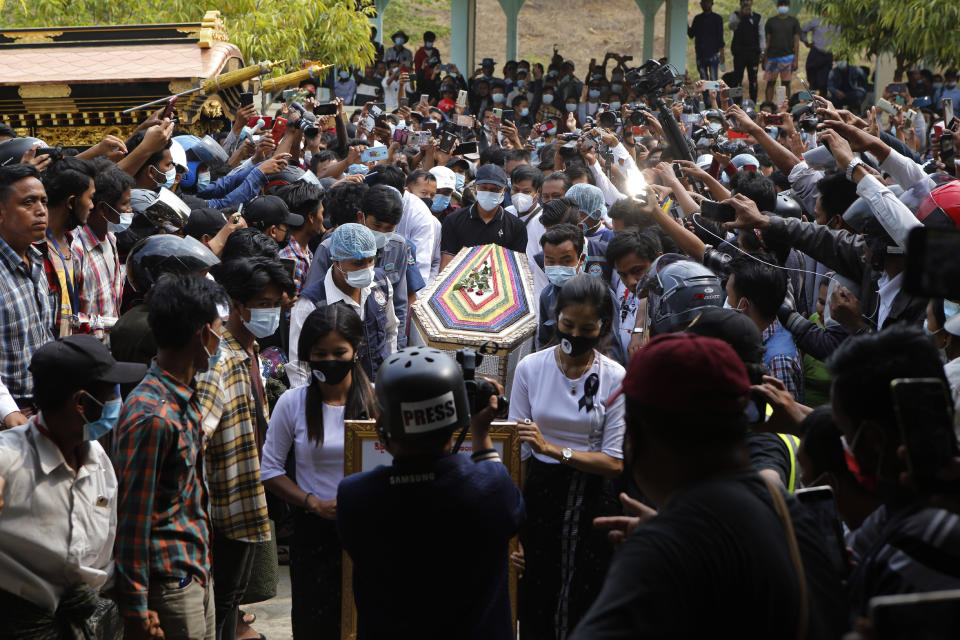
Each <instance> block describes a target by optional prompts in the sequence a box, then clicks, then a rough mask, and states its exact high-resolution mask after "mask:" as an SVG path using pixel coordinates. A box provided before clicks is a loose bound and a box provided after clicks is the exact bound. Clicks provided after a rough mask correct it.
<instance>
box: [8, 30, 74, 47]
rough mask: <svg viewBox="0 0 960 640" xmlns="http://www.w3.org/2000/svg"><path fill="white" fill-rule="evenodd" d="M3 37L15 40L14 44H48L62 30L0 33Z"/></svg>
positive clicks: (61, 32)
mask: <svg viewBox="0 0 960 640" xmlns="http://www.w3.org/2000/svg"><path fill="white" fill-rule="evenodd" d="M0 35H2V36H3V37H4V38H11V39H13V40H15V41H16V42H15V44H49V43H51V42H53V41H54V40H53V39H54V38H59V37H60V36H62V35H63V31H30V32H27V33H22V32H13V33H0Z"/></svg>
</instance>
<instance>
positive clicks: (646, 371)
mask: <svg viewBox="0 0 960 640" xmlns="http://www.w3.org/2000/svg"><path fill="white" fill-rule="evenodd" d="M749 391H750V380H749V379H748V378H747V370H746V368H745V367H744V366H743V361H742V360H741V359H740V356H738V355H737V353H736V352H735V351H734V350H733V348H732V347H731V346H730V345H728V344H727V343H726V342H724V341H722V340H718V339H716V338H707V337H705V336H698V335H694V334H689V333H668V334H663V335H659V336H657V337H655V338H654V339H653V340H651V341H650V342H649V343H648V344H647V345H646V346H645V347H643V348H642V349H640V350H639V351H638V352H637V353H635V354H634V356H633V358H631V359H630V365H629V367H628V368H627V375H626V376H625V377H624V379H623V384H622V386H621V387H620V389H619V390H618V391H617V392H616V393H615V394H614V395H613V397H611V398H610V400H608V401H607V402H608V403H610V402H613V400H615V399H616V398H617V396H619V395H620V394H621V393H625V394H627V396H629V397H630V399H631V400H634V401H636V402H638V403H640V404H642V405H644V406H648V407H653V408H656V409H662V410H664V411H672V412H677V413H682V412H684V411H687V410H697V411H704V410H713V411H717V412H719V413H739V412H740V411H743V409H744V407H745V406H746V403H745V397H746V395H747V394H748V393H749Z"/></svg>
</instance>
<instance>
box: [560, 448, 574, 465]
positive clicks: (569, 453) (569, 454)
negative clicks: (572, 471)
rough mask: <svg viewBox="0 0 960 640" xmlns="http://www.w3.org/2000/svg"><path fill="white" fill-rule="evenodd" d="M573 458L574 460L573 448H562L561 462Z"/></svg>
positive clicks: (565, 462) (564, 462) (567, 461)
mask: <svg viewBox="0 0 960 640" xmlns="http://www.w3.org/2000/svg"><path fill="white" fill-rule="evenodd" d="M571 460H573V449H571V448H570V447H564V448H563V449H560V462H562V463H563V464H567V463H569V462H570V461H571Z"/></svg>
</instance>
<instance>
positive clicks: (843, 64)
mask: <svg viewBox="0 0 960 640" xmlns="http://www.w3.org/2000/svg"><path fill="white" fill-rule="evenodd" d="M846 68H847V63H846V62H845V61H843V60H841V61H840V62H838V63H837V69H840V70H841V71H842V70H843V69H846Z"/></svg>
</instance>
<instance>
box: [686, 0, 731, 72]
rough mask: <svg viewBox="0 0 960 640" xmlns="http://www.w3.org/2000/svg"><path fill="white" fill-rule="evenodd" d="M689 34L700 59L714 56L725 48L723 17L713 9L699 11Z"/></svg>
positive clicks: (688, 30)
mask: <svg viewBox="0 0 960 640" xmlns="http://www.w3.org/2000/svg"><path fill="white" fill-rule="evenodd" d="M687 36H688V37H690V38H693V43H694V49H696V52H697V59H698V60H701V59H703V58H712V57H713V56H714V55H716V54H717V53H718V52H719V51H720V50H721V49H723V18H721V17H720V14H719V13H714V12H713V11H711V12H710V13H698V14H697V15H695V16H694V17H693V24H691V25H690V27H689V28H688V29H687Z"/></svg>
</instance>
